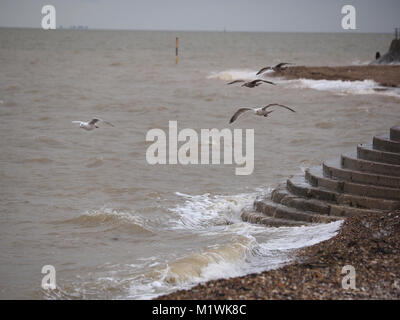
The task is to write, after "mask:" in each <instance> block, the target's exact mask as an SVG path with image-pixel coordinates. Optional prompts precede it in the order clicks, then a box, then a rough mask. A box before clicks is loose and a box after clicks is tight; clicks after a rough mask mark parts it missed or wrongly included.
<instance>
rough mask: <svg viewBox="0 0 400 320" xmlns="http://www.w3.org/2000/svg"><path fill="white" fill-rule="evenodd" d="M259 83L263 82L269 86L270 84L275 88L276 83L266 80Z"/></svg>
mask: <svg viewBox="0 0 400 320" xmlns="http://www.w3.org/2000/svg"><path fill="white" fill-rule="evenodd" d="M260 81H262V82H265V83H269V84H272V85H274V86H276V83H274V82H271V81H267V80H260Z"/></svg>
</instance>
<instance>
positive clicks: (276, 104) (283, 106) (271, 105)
mask: <svg viewBox="0 0 400 320" xmlns="http://www.w3.org/2000/svg"><path fill="white" fill-rule="evenodd" d="M273 106H278V107H282V108H285V109H288V110H290V111H292V112H296V111H294V110H293V109H291V108H289V107H288V106H285V105H283V104H279V103H270V104H269V105H267V106H265V107H263V108H262V110H263V111H265V110H266V109H267V108H269V107H273Z"/></svg>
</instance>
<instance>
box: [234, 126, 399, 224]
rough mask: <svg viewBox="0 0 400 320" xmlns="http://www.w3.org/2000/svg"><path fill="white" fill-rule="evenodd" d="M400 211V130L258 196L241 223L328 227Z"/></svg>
mask: <svg viewBox="0 0 400 320" xmlns="http://www.w3.org/2000/svg"><path fill="white" fill-rule="evenodd" d="M397 209H400V126H394V127H392V128H390V132H389V134H387V135H382V136H374V137H373V140H372V144H360V145H358V146H357V148H356V150H355V151H354V152H352V153H346V154H342V155H341V156H340V158H338V159H334V160H329V161H325V162H323V163H322V165H320V166H318V167H312V168H309V169H307V170H306V172H305V174H304V175H299V176H294V177H292V178H289V179H287V181H286V183H285V184H282V185H280V186H278V187H277V188H275V189H274V190H273V191H272V193H271V194H268V195H266V196H262V197H259V198H257V199H256V200H255V201H254V204H253V208H251V209H249V208H246V209H244V210H243V211H242V215H241V217H242V219H243V220H244V221H248V222H251V223H259V224H264V225H266V226H269V227H280V226H299V225H308V224H311V223H328V222H331V221H335V220H340V219H345V218H347V217H351V216H355V215H361V214H374V213H382V212H390V211H394V210H397Z"/></svg>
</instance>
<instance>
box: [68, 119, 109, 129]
mask: <svg viewBox="0 0 400 320" xmlns="http://www.w3.org/2000/svg"><path fill="white" fill-rule="evenodd" d="M100 121H101V122H104V123H106V124H108V125H109V126H111V127H114V125H113V124H112V123H111V122H108V121H105V120H102V119H99V118H93V119H92V120H90V121H87V122H85V121H72V123H78V124H79V128H82V129H85V130H87V131H91V130H93V129H96V128H99V127H98V126H97V123H98V122H100Z"/></svg>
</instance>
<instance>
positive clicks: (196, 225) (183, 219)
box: [169, 192, 256, 231]
mask: <svg viewBox="0 0 400 320" xmlns="http://www.w3.org/2000/svg"><path fill="white" fill-rule="evenodd" d="M176 195H178V196H180V197H182V198H184V199H185V202H184V203H183V204H179V205H177V206H176V207H174V208H171V209H169V210H170V211H171V212H173V213H175V214H176V215H177V220H175V221H174V226H173V228H174V229H190V230H202V229H209V228H212V227H214V226H226V225H228V224H231V223H233V222H238V221H241V219H240V212H241V210H242V209H243V208H244V207H245V206H249V205H250V206H251V205H252V203H253V201H254V198H255V196H256V193H243V194H238V195H233V196H221V195H214V196H212V195H210V194H209V193H206V194H203V195H195V196H191V195H188V194H184V193H180V192H176ZM209 231H210V230H209Z"/></svg>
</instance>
